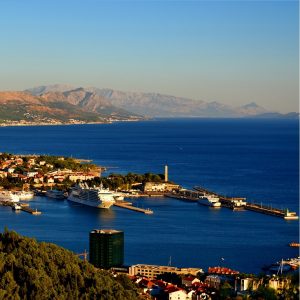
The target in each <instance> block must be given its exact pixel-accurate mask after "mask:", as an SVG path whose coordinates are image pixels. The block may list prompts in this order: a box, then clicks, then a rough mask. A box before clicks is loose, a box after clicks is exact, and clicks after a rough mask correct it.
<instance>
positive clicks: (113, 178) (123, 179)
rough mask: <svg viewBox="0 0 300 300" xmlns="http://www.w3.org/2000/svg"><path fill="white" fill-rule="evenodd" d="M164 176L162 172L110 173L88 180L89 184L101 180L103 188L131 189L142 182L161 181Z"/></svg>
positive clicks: (95, 183)
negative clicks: (106, 175)
mask: <svg viewBox="0 0 300 300" xmlns="http://www.w3.org/2000/svg"><path fill="white" fill-rule="evenodd" d="M164 178H165V176H164V175H163V174H152V173H145V174H134V173H128V174H127V175H122V174H110V175H109V176H108V177H101V178H95V179H93V180H88V181H87V182H88V184H89V185H90V186H93V185H96V186H97V185H99V184H100V182H102V184H103V186H104V187H105V188H109V189H110V190H117V189H127V190H128V189H131V188H140V187H141V185H142V184H144V183H146V182H162V181H164Z"/></svg>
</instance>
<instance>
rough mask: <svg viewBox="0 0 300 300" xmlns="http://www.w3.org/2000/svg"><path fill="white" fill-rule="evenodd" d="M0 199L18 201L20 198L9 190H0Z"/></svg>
mask: <svg viewBox="0 0 300 300" xmlns="http://www.w3.org/2000/svg"><path fill="white" fill-rule="evenodd" d="M0 201H7V202H19V201H20V198H19V196H18V195H17V194H15V193H13V192H11V191H1V192H0Z"/></svg>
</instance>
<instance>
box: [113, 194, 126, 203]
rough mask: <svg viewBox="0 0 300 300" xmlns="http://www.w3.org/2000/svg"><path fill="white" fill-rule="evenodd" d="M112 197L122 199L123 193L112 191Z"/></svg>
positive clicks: (117, 199) (116, 199)
mask: <svg viewBox="0 0 300 300" xmlns="http://www.w3.org/2000/svg"><path fill="white" fill-rule="evenodd" d="M113 197H114V199H115V201H123V200H124V194H123V193H119V192H114V193H113Z"/></svg>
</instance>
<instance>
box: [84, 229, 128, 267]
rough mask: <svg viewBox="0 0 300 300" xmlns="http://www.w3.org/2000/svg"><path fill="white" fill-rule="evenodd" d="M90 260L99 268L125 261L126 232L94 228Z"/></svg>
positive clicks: (117, 264)
mask: <svg viewBox="0 0 300 300" xmlns="http://www.w3.org/2000/svg"><path fill="white" fill-rule="evenodd" d="M89 258H90V259H89V260H90V263H91V264H93V265H94V266H95V267H97V268H101V269H110V268H112V267H120V266H122V265H123V263H124V232H123V231H118V230H114V229H94V230H92V231H91V232H90V251H89Z"/></svg>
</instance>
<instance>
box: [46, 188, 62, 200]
mask: <svg viewBox="0 0 300 300" xmlns="http://www.w3.org/2000/svg"><path fill="white" fill-rule="evenodd" d="M46 197H48V198H53V199H65V198H66V197H65V195H64V192H63V191H59V190H48V191H47V192H46Z"/></svg>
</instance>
